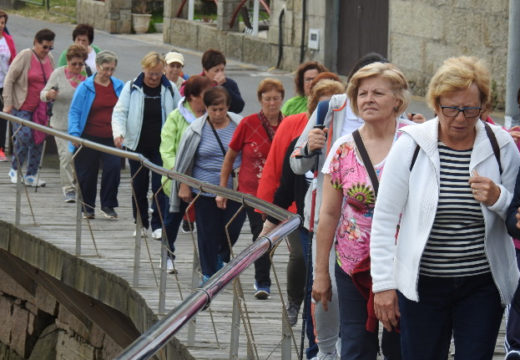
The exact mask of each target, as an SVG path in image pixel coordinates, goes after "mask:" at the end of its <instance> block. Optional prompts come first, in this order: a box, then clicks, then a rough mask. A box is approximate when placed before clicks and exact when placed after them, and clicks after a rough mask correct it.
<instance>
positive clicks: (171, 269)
mask: <svg viewBox="0 0 520 360" xmlns="http://www.w3.org/2000/svg"><path fill="white" fill-rule="evenodd" d="M166 271H167V272H168V274H177V270H175V266H174V265H173V260H172V259H171V258H168V259H167V260H166Z"/></svg>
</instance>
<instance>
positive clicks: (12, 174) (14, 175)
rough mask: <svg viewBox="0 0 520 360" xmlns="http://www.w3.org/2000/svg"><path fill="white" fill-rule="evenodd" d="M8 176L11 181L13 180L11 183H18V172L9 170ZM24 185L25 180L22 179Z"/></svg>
mask: <svg viewBox="0 0 520 360" xmlns="http://www.w3.org/2000/svg"><path fill="white" fill-rule="evenodd" d="M7 175H9V179H10V180H11V183H13V184H16V182H17V181H18V170H15V169H11V170H9V172H8V173H7ZM22 183H23V179H22Z"/></svg>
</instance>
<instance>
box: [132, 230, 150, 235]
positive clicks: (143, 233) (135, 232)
mask: <svg viewBox="0 0 520 360" xmlns="http://www.w3.org/2000/svg"><path fill="white" fill-rule="evenodd" d="M147 231H148V229H145V228H141V237H146V232H147ZM136 234H137V230H134V233H133V234H132V236H133V237H135V235H136Z"/></svg>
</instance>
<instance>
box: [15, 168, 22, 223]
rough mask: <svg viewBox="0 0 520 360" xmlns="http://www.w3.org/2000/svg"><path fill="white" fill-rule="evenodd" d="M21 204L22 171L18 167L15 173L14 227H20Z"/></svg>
mask: <svg viewBox="0 0 520 360" xmlns="http://www.w3.org/2000/svg"><path fill="white" fill-rule="evenodd" d="M21 202H22V169H21V166H19V168H18V170H17V171H16V210H15V214H14V224H15V225H16V226H20V218H21V213H20V212H21V206H22V204H21Z"/></svg>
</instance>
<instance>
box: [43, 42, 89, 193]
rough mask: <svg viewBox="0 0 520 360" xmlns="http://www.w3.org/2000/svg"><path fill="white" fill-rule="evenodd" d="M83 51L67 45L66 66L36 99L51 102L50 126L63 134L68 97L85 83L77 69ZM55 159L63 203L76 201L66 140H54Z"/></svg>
mask: <svg viewBox="0 0 520 360" xmlns="http://www.w3.org/2000/svg"><path fill="white" fill-rule="evenodd" d="M86 58H87V51H86V50H85V49H84V48H83V47H82V46H80V45H71V46H69V48H68V50H67V66H61V67H59V68H57V69H56V70H54V71H53V72H52V74H51V76H50V78H49V81H48V82H47V85H45V88H43V90H42V91H41V93H40V99H41V100H42V101H45V102H50V101H52V102H53V107H52V113H53V114H52V117H51V120H50V126H51V127H52V128H54V129H56V130H60V131H63V132H67V129H68V123H69V121H68V115H69V108H70V103H71V101H72V96H73V95H74V92H75V91H76V88H77V87H78V85H79V84H80V83H81V82H83V81H84V80H85V76H84V75H82V74H81V69H82V68H83V64H84V62H85V59H86ZM54 140H55V141H56V147H57V148H58V156H59V159H60V179H61V188H62V190H63V195H64V196H65V202H66V203H73V202H75V201H76V190H75V186H74V173H73V168H72V154H71V152H70V151H69V148H68V147H69V142H68V141H67V140H64V139H61V138H59V137H55V138H54Z"/></svg>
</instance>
